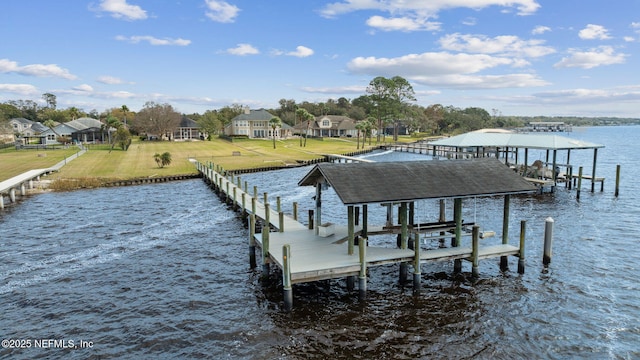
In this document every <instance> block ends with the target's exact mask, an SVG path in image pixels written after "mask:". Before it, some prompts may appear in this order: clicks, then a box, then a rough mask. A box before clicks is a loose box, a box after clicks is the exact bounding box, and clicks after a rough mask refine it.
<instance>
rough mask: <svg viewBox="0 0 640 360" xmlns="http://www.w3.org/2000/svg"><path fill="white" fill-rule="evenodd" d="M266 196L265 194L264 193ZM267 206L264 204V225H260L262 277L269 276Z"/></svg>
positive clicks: (268, 222)
mask: <svg viewBox="0 0 640 360" xmlns="http://www.w3.org/2000/svg"><path fill="white" fill-rule="evenodd" d="M265 194H266V193H265ZM269 213H270V211H269V204H268V203H265V204H264V218H265V219H264V225H262V276H263V277H268V276H269V224H271V222H270V221H269Z"/></svg>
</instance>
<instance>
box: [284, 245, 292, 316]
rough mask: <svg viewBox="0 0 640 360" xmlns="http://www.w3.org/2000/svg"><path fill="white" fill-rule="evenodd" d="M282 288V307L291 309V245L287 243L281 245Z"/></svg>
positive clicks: (286, 309)
mask: <svg viewBox="0 0 640 360" xmlns="http://www.w3.org/2000/svg"><path fill="white" fill-rule="evenodd" d="M282 288H283V290H282V291H283V293H284V294H283V295H284V309H285V311H291V309H292V308H293V287H292V286H291V247H290V246H289V244H286V245H283V246H282Z"/></svg>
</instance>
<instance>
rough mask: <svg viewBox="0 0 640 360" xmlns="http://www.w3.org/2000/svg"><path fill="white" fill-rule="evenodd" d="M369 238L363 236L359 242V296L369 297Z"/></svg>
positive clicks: (362, 297) (361, 297)
mask: <svg viewBox="0 0 640 360" xmlns="http://www.w3.org/2000/svg"><path fill="white" fill-rule="evenodd" d="M368 241H369V239H367V238H366V237H363V238H361V239H360V241H359V242H358V248H359V250H360V251H359V255H360V276H359V277H358V298H359V299H360V300H364V299H366V298H367V242H368Z"/></svg>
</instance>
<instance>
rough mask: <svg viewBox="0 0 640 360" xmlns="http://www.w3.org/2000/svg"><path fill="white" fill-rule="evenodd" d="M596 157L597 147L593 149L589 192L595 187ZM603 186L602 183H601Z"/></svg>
mask: <svg viewBox="0 0 640 360" xmlns="http://www.w3.org/2000/svg"><path fill="white" fill-rule="evenodd" d="M597 159H598V148H595V149H593V168H592V169H591V192H594V191H595V188H596V162H597ZM602 184H603V186H604V183H602Z"/></svg>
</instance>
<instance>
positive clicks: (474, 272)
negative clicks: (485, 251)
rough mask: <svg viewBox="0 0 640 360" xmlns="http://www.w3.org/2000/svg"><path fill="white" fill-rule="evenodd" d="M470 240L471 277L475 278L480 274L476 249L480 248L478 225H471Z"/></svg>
mask: <svg viewBox="0 0 640 360" xmlns="http://www.w3.org/2000/svg"><path fill="white" fill-rule="evenodd" d="M471 237H472V240H471V251H472V252H471V262H472V265H471V276H472V277H473V278H477V277H478V275H480V273H479V270H478V267H479V263H478V255H479V254H478V251H479V249H480V226H478V225H473V230H472V235H471Z"/></svg>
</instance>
